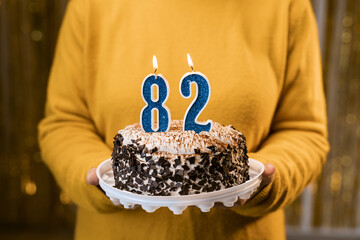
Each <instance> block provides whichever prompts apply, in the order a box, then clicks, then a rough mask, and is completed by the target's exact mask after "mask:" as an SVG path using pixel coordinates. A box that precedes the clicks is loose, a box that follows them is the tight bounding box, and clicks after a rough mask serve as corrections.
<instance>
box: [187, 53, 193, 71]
mask: <svg viewBox="0 0 360 240" xmlns="http://www.w3.org/2000/svg"><path fill="white" fill-rule="evenodd" d="M187 60H188V64H189V66H190V67H191V70H193V69H194V64H193V61H192V60H191V57H190V54H187Z"/></svg>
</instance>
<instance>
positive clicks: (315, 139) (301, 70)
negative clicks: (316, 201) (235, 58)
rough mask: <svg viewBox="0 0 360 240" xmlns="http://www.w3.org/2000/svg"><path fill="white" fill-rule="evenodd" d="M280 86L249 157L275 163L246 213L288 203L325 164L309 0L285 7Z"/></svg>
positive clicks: (319, 79) (324, 126) (322, 108)
mask: <svg viewBox="0 0 360 240" xmlns="http://www.w3.org/2000/svg"><path fill="white" fill-rule="evenodd" d="M289 11H290V13H289V35H288V48H287V61H286V62H287V63H286V70H285V79H284V85H283V87H282V92H281V95H280V98H279V102H278V106H277V110H276V112H275V115H274V118H273V121H272V124H271V132H270V134H269V136H268V137H267V139H265V141H264V142H263V143H262V144H261V146H260V147H259V149H258V150H257V151H256V152H255V153H250V154H249V156H250V157H251V158H253V159H257V160H260V161H262V162H263V163H271V164H273V165H274V166H275V167H276V173H275V178H274V181H273V182H272V183H271V184H270V185H268V186H266V187H265V188H264V189H262V190H261V191H260V192H258V193H257V194H256V195H255V196H254V197H253V198H252V199H251V200H249V201H248V202H247V203H246V204H245V205H244V206H242V207H238V208H233V210H234V211H236V212H237V213H239V214H241V215H246V216H253V217H256V216H262V215H265V214H267V213H269V212H271V211H275V210H277V209H279V208H283V207H285V206H287V205H289V204H290V203H291V202H292V201H293V200H294V199H295V198H296V197H298V196H299V195H300V193H301V192H302V191H303V189H304V188H305V187H306V185H308V184H309V183H310V182H312V181H313V180H315V179H316V178H317V177H318V176H319V174H320V172H321V169H322V165H323V164H324V163H325V159H326V153H327V151H328V149H329V147H328V141H327V123H326V108H325V99H324V94H323V85H322V76H321V59H320V51H319V46H318V38H317V37H318V33H317V27H316V21H315V18H314V15H313V12H312V8H311V5H310V1H303V0H295V1H293V2H292V3H291V5H290V9H289Z"/></svg>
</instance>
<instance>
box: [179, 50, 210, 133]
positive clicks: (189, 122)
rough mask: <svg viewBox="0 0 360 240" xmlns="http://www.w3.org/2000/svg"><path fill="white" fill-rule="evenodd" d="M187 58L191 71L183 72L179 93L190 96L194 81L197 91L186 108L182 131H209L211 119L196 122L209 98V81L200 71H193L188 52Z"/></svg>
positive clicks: (186, 96)
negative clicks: (203, 122)
mask: <svg viewBox="0 0 360 240" xmlns="http://www.w3.org/2000/svg"><path fill="white" fill-rule="evenodd" d="M187 60H188V63H189V66H190V67H191V70H192V72H188V73H185V75H184V76H183V77H182V78H181V80H180V85H179V87H180V93H181V95H182V96H183V97H184V98H189V97H190V96H191V84H192V83H196V87H197V91H196V97H195V98H194V100H193V102H192V103H191V104H190V106H189V107H188V109H187V110H186V113H185V116H184V123H183V124H184V126H183V128H184V131H187V130H194V131H195V132H196V133H200V132H202V131H210V130H211V126H212V121H211V120H208V121H207V122H206V123H205V124H201V123H199V122H197V118H198V116H199V114H200V113H201V112H202V110H203V109H204V108H205V106H206V105H207V103H208V102H209V98H210V83H209V80H208V79H207V78H206V76H205V75H204V74H202V73H201V72H194V64H193V62H192V60H191V57H190V54H187Z"/></svg>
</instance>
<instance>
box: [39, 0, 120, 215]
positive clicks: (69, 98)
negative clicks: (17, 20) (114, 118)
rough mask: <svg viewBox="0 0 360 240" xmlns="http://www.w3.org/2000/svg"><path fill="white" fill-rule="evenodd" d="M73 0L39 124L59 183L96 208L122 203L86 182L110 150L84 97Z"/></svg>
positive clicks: (79, 10)
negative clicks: (92, 170) (114, 202)
mask: <svg viewBox="0 0 360 240" xmlns="http://www.w3.org/2000/svg"><path fill="white" fill-rule="evenodd" d="M85 7H86V6H83V5H82V3H81V2H79V1H74V0H72V1H70V2H69V4H68V7H67V11H66V14H65V17H64V20H63V24H62V27H61V30H60V34H59V39H58V43H57V48H56V52H55V58H54V62H53V66H52V69H51V73H50V79H49V85H48V92H47V102H46V109H45V118H44V119H43V120H42V121H41V122H40V124H39V143H40V148H41V152H42V157H43V160H44V162H45V163H46V165H47V166H48V167H49V168H50V170H51V172H52V173H53V175H54V176H55V179H56V181H57V183H58V184H59V185H60V187H61V189H62V190H63V191H64V192H66V193H67V194H68V195H69V196H70V198H71V199H72V201H73V202H75V203H76V204H77V205H79V206H81V207H83V208H86V209H88V210H93V211H101V212H109V211H115V210H118V209H121V208H119V207H116V206H114V205H113V204H112V203H111V201H110V200H109V199H108V198H107V197H106V196H105V194H104V193H103V192H101V191H100V190H99V189H98V188H97V187H95V186H91V185H89V184H87V182H86V174H87V171H88V170H89V169H90V168H92V167H96V166H97V165H98V164H99V163H100V162H102V161H104V160H105V159H107V158H109V157H110V156H111V149H110V148H109V146H107V145H106V144H105V143H104V139H102V136H100V135H99V133H98V132H97V130H96V128H95V125H94V123H93V121H92V118H91V114H90V112H89V109H88V107H87V103H86V101H85V89H84V81H85V73H84V45H85V44H84V42H85V29H86V27H85V24H84V17H85V16H83V15H84V12H85V11H84V8H85Z"/></svg>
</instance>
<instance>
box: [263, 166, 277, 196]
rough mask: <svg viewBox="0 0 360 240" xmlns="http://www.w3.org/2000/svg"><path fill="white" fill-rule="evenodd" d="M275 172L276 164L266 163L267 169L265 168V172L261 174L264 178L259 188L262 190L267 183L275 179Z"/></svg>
mask: <svg viewBox="0 0 360 240" xmlns="http://www.w3.org/2000/svg"><path fill="white" fill-rule="evenodd" d="M275 172H276V169H275V167H274V165H272V164H270V163H267V164H265V170H264V172H263V174H262V175H261V177H262V180H261V184H260V187H259V190H261V189H262V188H263V187H265V186H266V185H268V184H270V183H271V182H272V181H273V179H274V176H275Z"/></svg>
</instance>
